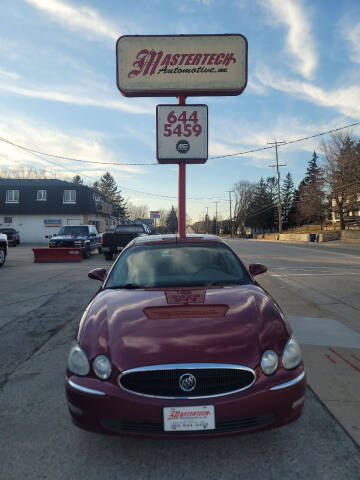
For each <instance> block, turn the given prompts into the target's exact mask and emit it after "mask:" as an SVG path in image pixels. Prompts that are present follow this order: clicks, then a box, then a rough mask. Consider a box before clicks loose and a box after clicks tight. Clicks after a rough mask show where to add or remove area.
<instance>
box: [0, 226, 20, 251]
mask: <svg viewBox="0 0 360 480" xmlns="http://www.w3.org/2000/svg"><path fill="white" fill-rule="evenodd" d="M0 233H5V235H6V236H7V240H8V244H9V245H12V246H14V247H16V245H19V243H20V234H19V232H18V231H17V230H15V228H0Z"/></svg>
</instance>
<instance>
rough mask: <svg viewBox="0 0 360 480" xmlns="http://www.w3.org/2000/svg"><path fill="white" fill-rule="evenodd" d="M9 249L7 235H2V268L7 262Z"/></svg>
mask: <svg viewBox="0 0 360 480" xmlns="http://www.w3.org/2000/svg"><path fill="white" fill-rule="evenodd" d="M7 249H8V241H7V236H6V235H5V233H0V267H2V266H3V265H4V263H5V260H6V255H7Z"/></svg>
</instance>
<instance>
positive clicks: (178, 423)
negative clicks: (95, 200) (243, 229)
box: [66, 235, 306, 437]
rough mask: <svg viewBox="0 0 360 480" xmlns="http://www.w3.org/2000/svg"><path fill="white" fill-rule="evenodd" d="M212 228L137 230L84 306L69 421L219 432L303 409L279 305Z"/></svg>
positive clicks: (273, 422) (301, 378)
mask: <svg viewBox="0 0 360 480" xmlns="http://www.w3.org/2000/svg"><path fill="white" fill-rule="evenodd" d="M265 271H266V267H264V266H263V265H261V264H251V265H250V266H249V270H247V269H246V268H245V266H244V265H243V263H242V262H241V261H240V260H239V258H238V256H237V255H236V254H235V253H234V251H233V250H232V249H231V248H230V247H229V245H227V244H226V243H225V242H224V241H222V240H221V239H219V238H218V237H215V236H210V235H206V236H201V235H188V236H186V238H181V237H178V236H176V235H170V236H146V237H138V238H136V239H134V240H133V241H132V242H131V243H130V244H129V245H128V246H127V247H126V248H125V249H124V250H123V252H122V253H121V255H120V256H119V257H118V258H117V260H116V261H115V263H114V264H113V266H112V267H111V269H110V271H109V273H107V272H106V270H105V269H95V270H92V271H91V272H89V277H90V278H93V279H97V280H100V281H102V282H103V284H102V287H101V288H100V290H99V292H98V293H97V295H96V296H95V297H94V299H93V300H92V301H91V303H90V304H89V305H88V307H87V308H86V310H85V312H84V314H83V316H82V319H81V322H80V325H79V330H78V334H77V338H76V340H75V341H74V342H73V344H72V346H71V349H70V353H69V357H68V361H67V371H66V377H67V380H66V393H67V400H68V406H69V411H70V414H71V417H72V420H73V422H74V423H75V424H76V425H77V426H79V427H82V428H85V429H87V430H91V431H97V432H107V433H120V434H137V435H152V436H167V437H180V436H181V437H183V436H216V435H228V434H238V433H243V432H252V431H257V430H262V429H266V428H273V427H278V426H280V425H284V424H286V423H289V422H292V421H293V420H295V419H297V418H298V417H299V416H300V415H301V412H302V409H303V405H304V395H305V388H306V380H305V372H304V365H303V361H302V357H301V351H300V348H299V345H298V344H297V342H296V339H295V337H294V335H293V333H292V330H291V327H290V326H289V323H288V322H287V320H286V318H285V316H284V314H283V313H282V311H281V310H280V308H279V306H278V305H277V304H276V303H275V301H274V300H273V299H272V298H271V296H270V295H269V294H268V293H267V292H265V291H264V290H263V289H262V288H261V287H260V286H259V285H258V284H257V283H256V281H254V277H255V275H258V274H259V273H263V272H265Z"/></svg>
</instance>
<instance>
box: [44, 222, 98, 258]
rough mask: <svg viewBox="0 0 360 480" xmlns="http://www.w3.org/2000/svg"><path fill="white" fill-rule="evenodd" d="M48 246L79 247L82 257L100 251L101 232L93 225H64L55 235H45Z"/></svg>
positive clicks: (87, 256)
mask: <svg viewBox="0 0 360 480" xmlns="http://www.w3.org/2000/svg"><path fill="white" fill-rule="evenodd" d="M46 238H48V239H49V247H50V248H57V247H62V248H64V247H65V248H74V247H75V248H81V249H82V254H83V257H84V258H89V257H90V253H91V252H92V251H94V250H97V251H98V252H99V253H101V244H100V240H101V234H99V233H98V232H97V230H96V227H95V226H94V225H65V226H64V227H61V228H60V230H59V232H58V233H56V234H55V235H50V236H49V235H46Z"/></svg>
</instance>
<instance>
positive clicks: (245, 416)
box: [66, 365, 306, 437]
mask: <svg viewBox="0 0 360 480" xmlns="http://www.w3.org/2000/svg"><path fill="white" fill-rule="evenodd" d="M286 373H287V378H286V379H284V376H282V377H281V380H280V381H279V382H276V381H275V382H274V378H275V377H271V379H270V380H269V381H267V380H268V379H266V378H265V379H264V378H263V380H262V382H261V384H262V388H260V389H259V388H256V383H255V384H254V386H253V387H250V388H249V389H248V390H245V391H242V392H239V393H235V394H232V395H224V396H221V397H216V398H202V399H181V400H179V399H158V398H147V397H143V396H139V395H135V394H132V393H129V392H126V391H124V390H123V389H122V388H121V387H119V386H117V385H114V384H112V383H109V382H103V381H101V380H97V379H94V378H87V377H86V378H84V377H77V376H75V375H70V376H68V377H67V380H66V395H67V400H68V407H69V411H70V414H71V418H72V420H73V422H74V423H75V425H77V426H79V427H81V428H83V429H86V430H90V431H95V432H101V433H111V434H132V435H143V436H161V437H205V436H206V437H208V436H220V435H230V434H240V433H247V432H252V431H257V430H264V429H269V428H275V427H279V426H281V425H285V424H287V423H290V422H292V421H294V420H296V419H297V418H298V417H299V416H300V415H301V413H302V409H303V406H304V396H305V389H306V376H305V372H304V369H303V366H302V365H301V366H299V367H297V368H296V369H295V370H293V371H291V372H286ZM266 384H267V385H266ZM254 387H255V388H254ZM198 405H214V409H215V429H214V430H206V431H191V432H164V429H163V408H164V407H174V406H178V407H179V406H198Z"/></svg>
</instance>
